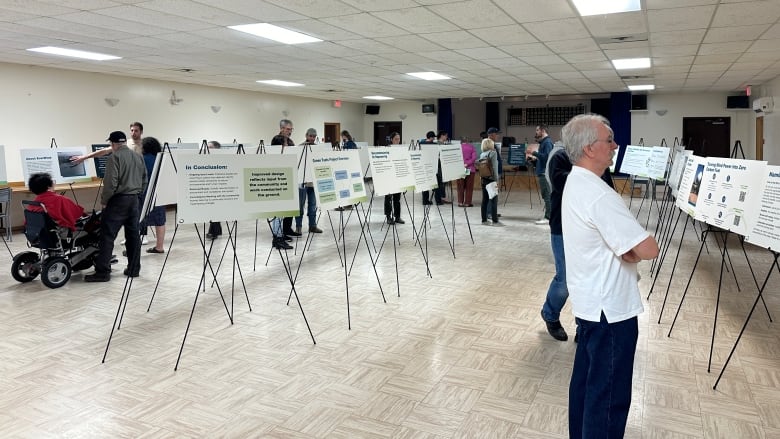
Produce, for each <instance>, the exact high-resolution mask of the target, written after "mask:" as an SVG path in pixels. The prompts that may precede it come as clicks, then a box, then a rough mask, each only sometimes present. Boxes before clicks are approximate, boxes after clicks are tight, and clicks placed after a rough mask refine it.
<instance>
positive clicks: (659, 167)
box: [620, 145, 669, 180]
mask: <svg viewBox="0 0 780 439" xmlns="http://www.w3.org/2000/svg"><path fill="white" fill-rule="evenodd" d="M668 160H669V148H667V147H665V146H652V147H647V146H637V145H627V146H626V152H625V153H624V154H623V162H622V163H621V164H620V172H622V173H624V174H631V175H635V176H637V177H645V178H652V179H654V180H662V179H663V178H664V176H665V175H666V164H667V162H668Z"/></svg>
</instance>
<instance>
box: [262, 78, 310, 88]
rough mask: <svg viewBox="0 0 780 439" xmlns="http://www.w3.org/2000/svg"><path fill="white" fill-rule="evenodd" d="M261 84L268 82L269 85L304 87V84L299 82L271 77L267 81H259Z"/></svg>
mask: <svg viewBox="0 0 780 439" xmlns="http://www.w3.org/2000/svg"><path fill="white" fill-rule="evenodd" d="M257 82H259V83H261V84H268V85H278V86H279V87H302V86H303V84H298V83H297V82H289V81H280V80H278V79H269V80H267V81H257Z"/></svg>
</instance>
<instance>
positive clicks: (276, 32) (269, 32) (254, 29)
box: [228, 23, 322, 44]
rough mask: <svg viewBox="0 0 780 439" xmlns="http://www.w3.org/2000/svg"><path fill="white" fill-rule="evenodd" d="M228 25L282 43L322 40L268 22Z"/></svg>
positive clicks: (316, 41) (317, 41)
mask: <svg viewBox="0 0 780 439" xmlns="http://www.w3.org/2000/svg"><path fill="white" fill-rule="evenodd" d="M228 27H229V28H230V29H233V30H237V31H239V32H245V33H248V34H252V35H255V36H258V37H261V38H267V39H269V40H274V41H278V42H280V43H284V44H301V43H319V42H320V41H322V40H321V39H319V38H314V37H312V36H310V35H306V34H302V33H300V32H296V31H294V30H290V29H285V28H283V27H279V26H274V25H273V24H269V23H254V24H241V25H238V26H228Z"/></svg>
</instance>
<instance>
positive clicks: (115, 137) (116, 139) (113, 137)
mask: <svg viewBox="0 0 780 439" xmlns="http://www.w3.org/2000/svg"><path fill="white" fill-rule="evenodd" d="M106 140H107V141H109V142H111V143H122V142H127V136H125V133H123V132H121V131H114V132H112V133H111V134H109V135H108V139H106Z"/></svg>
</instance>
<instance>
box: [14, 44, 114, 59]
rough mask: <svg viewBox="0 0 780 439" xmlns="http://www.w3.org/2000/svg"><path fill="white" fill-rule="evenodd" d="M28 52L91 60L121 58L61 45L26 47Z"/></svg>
mask: <svg viewBox="0 0 780 439" xmlns="http://www.w3.org/2000/svg"><path fill="white" fill-rule="evenodd" d="M27 50H28V51H30V52H38V53H47V54H49V55H60V56H69V57H71V58H81V59H91V60H93V61H109V60H112V59H122V58H121V57H119V56H113V55H106V54H103V53H95V52H85V51H83V50H73V49H63V48H62V47H52V46H46V47H36V48H34V49H27Z"/></svg>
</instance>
